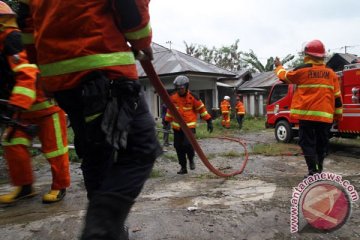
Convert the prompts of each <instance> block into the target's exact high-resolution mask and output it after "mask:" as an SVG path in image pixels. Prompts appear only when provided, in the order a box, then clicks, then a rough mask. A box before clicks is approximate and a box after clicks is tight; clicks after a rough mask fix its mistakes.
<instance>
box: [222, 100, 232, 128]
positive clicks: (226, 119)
mask: <svg viewBox="0 0 360 240" xmlns="http://www.w3.org/2000/svg"><path fill="white" fill-rule="evenodd" d="M220 111H221V114H222V117H223V118H222V120H221V125H222V126H223V127H224V128H230V113H231V105H230V97H229V96H225V97H224V100H222V101H221V103H220Z"/></svg>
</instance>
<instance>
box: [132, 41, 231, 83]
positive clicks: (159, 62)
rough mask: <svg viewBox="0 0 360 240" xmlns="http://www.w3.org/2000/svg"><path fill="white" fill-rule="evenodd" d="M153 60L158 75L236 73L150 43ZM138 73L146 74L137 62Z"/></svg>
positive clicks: (224, 75) (221, 74) (227, 74)
mask: <svg viewBox="0 0 360 240" xmlns="http://www.w3.org/2000/svg"><path fill="white" fill-rule="evenodd" d="M152 49H153V53H154V60H153V61H152V63H153V65H154V68H155V71H156V72H157V74H158V75H159V76H163V75H177V74H181V73H197V74H204V75H213V76H219V77H235V76H236V74H235V73H233V72H231V71H228V70H226V69H222V68H219V67H217V66H215V65H213V64H210V63H207V62H205V61H202V60H200V59H197V58H195V57H192V56H190V55H187V54H185V53H182V52H180V51H177V50H174V49H169V48H166V47H163V46H161V45H159V44H157V43H152ZM136 66H137V69H138V74H139V76H140V77H145V76H146V74H145V73H144V70H143V69H142V67H141V65H140V63H139V62H137V63H136Z"/></svg>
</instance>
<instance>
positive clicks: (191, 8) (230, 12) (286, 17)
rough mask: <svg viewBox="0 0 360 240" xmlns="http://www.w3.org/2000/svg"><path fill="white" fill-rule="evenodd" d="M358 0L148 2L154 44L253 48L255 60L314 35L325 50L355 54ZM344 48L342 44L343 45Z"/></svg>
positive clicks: (290, 49)
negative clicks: (237, 45)
mask: <svg viewBox="0 0 360 240" xmlns="http://www.w3.org/2000/svg"><path fill="white" fill-rule="evenodd" d="M359 11H360V1H359V0H341V1H338V0H220V1H219V0H179V1H175V0H151V1H150V18H151V25H152V28H153V42H155V43H158V44H160V45H163V46H165V47H168V48H169V47H170V44H169V42H171V48H172V49H176V50H179V51H182V52H185V44H184V41H185V42H186V43H187V44H200V45H205V46H207V47H209V48H212V47H216V48H220V47H222V46H230V45H231V44H233V43H235V41H236V39H239V48H240V50H241V51H244V52H249V50H250V49H252V50H253V51H254V53H255V54H256V55H257V57H258V58H259V60H260V61H262V62H266V59H267V58H269V57H271V56H272V57H275V56H278V57H280V58H284V57H285V56H286V55H288V54H295V55H296V56H297V53H298V52H299V51H301V49H302V46H304V43H306V42H308V41H310V40H313V39H319V40H321V41H322V42H323V43H324V44H325V48H326V50H327V51H329V52H330V53H334V52H340V53H345V48H346V52H347V53H353V54H357V55H358V56H360V13H359ZM345 46H346V47H345Z"/></svg>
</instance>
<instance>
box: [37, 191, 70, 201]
mask: <svg viewBox="0 0 360 240" xmlns="http://www.w3.org/2000/svg"><path fill="white" fill-rule="evenodd" d="M65 195H66V189H60V190H50V192H48V193H47V194H45V195H44V196H43V198H42V202H43V203H55V202H59V201H61V200H62V199H63V198H64V197H65Z"/></svg>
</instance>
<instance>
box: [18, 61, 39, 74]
mask: <svg viewBox="0 0 360 240" xmlns="http://www.w3.org/2000/svg"><path fill="white" fill-rule="evenodd" d="M23 68H34V69H38V67H37V66H36V65H35V64H30V63H24V64H19V65H17V66H16V67H14V68H13V69H12V70H13V72H19V71H20V70H21V69H23Z"/></svg>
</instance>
